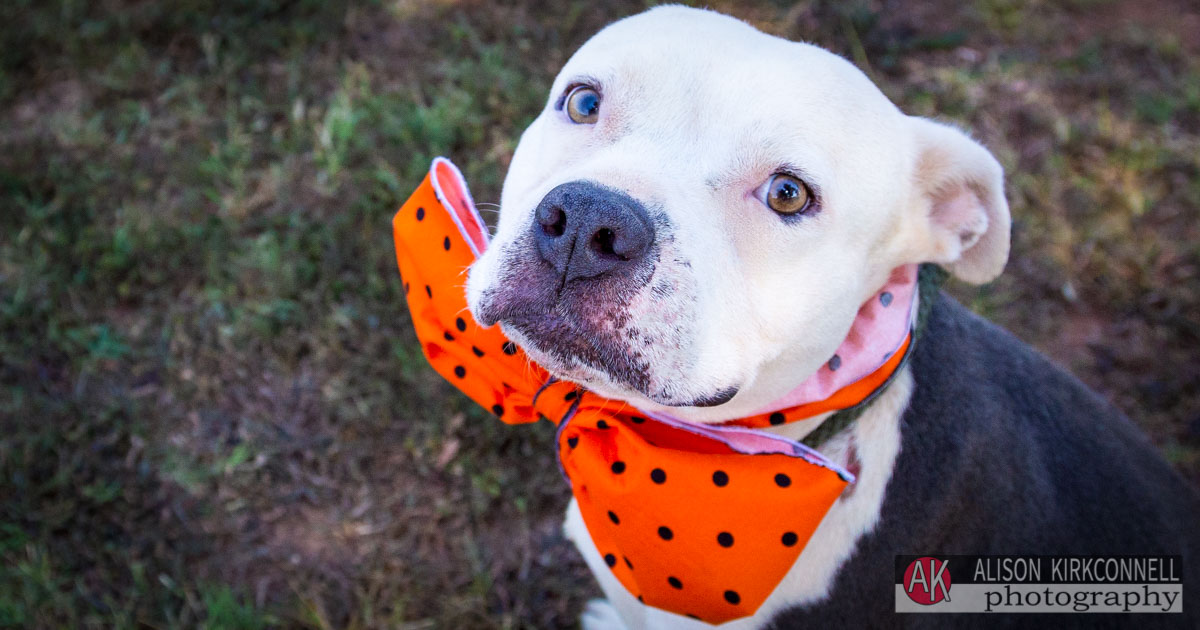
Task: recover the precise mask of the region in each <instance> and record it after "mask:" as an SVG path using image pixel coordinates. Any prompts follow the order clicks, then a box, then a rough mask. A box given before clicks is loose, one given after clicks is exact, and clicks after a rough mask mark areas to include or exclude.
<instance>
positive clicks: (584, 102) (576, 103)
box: [567, 85, 600, 125]
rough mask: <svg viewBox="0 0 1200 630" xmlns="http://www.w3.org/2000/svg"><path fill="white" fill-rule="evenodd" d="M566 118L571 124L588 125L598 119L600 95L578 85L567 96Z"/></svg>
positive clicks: (593, 90) (584, 86) (591, 89)
mask: <svg viewBox="0 0 1200 630" xmlns="http://www.w3.org/2000/svg"><path fill="white" fill-rule="evenodd" d="M567 116H568V117H570V119H571V120H572V121H573V122H576V123H579V124H581V125H590V124H593V123H595V122H596V120H597V119H598V118H600V93H599V92H597V91H596V90H595V89H594V88H590V87H588V86H586V85H580V86H578V87H576V88H575V89H573V90H571V92H570V93H569V94H567Z"/></svg>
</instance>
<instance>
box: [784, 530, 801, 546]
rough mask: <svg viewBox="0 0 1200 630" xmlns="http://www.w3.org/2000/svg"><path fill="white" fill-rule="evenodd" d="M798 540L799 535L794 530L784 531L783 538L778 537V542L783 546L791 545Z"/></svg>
mask: <svg viewBox="0 0 1200 630" xmlns="http://www.w3.org/2000/svg"><path fill="white" fill-rule="evenodd" d="M798 540H800V537H799V536H797V535H796V532H784V534H783V538H782V539H780V542H782V543H783V546H784V547H791V546H793V545H795V544H796V541H798Z"/></svg>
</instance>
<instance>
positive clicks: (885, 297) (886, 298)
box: [879, 291, 892, 308]
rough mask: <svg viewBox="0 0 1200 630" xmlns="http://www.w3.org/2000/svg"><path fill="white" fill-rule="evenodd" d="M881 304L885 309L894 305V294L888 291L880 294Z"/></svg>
mask: <svg viewBox="0 0 1200 630" xmlns="http://www.w3.org/2000/svg"><path fill="white" fill-rule="evenodd" d="M879 303H880V304H882V305H883V306H884V308H887V307H889V306H891V305H892V294H891V293H889V292H887V291H884V292H883V293H881V294H879Z"/></svg>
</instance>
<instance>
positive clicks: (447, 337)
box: [442, 330, 454, 341]
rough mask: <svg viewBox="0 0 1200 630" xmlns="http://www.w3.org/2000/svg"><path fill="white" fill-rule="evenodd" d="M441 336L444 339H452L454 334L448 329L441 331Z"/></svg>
mask: <svg viewBox="0 0 1200 630" xmlns="http://www.w3.org/2000/svg"><path fill="white" fill-rule="evenodd" d="M442 338H443V339H445V340H446V341H454V335H451V334H450V331H449V330H447V331H446V332H444V333H442Z"/></svg>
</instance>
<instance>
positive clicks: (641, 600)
mask: <svg viewBox="0 0 1200 630" xmlns="http://www.w3.org/2000/svg"><path fill="white" fill-rule="evenodd" d="M638 601H639V602H641V603H643V604H645V603H646V600H644V599H642V596H641V595H638Z"/></svg>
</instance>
